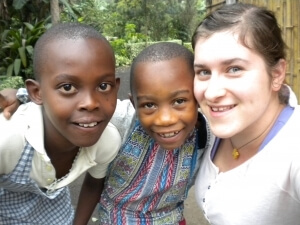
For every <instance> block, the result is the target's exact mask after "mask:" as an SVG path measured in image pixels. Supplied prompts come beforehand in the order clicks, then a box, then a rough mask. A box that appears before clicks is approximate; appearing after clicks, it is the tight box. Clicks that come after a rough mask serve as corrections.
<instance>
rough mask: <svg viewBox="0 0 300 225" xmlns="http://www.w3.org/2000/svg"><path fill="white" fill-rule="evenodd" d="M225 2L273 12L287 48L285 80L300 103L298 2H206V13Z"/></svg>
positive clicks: (241, 0) (291, 0)
mask: <svg viewBox="0 0 300 225" xmlns="http://www.w3.org/2000/svg"><path fill="white" fill-rule="evenodd" d="M226 2H227V3H234V2H243V3H249V4H254V5H257V6H262V7H266V8H267V9H269V10H272V11H273V12H275V15H276V18H277V20H278V23H279V25H280V27H281V29H282V33H283V38H284V40H285V43H286V44H287V46H288V51H287V61H288V67H287V73H286V75H287V79H286V80H287V82H288V84H289V85H290V86H291V87H292V89H293V90H294V92H295V94H296V95H297V98H298V102H300V0H236V1H234V0H231V1H230V0H227V1H224V0H206V9H207V12H211V11H213V10H215V9H216V8H218V7H220V6H222V5H224V4H226Z"/></svg>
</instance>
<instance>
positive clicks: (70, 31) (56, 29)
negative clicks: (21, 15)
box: [33, 23, 114, 80]
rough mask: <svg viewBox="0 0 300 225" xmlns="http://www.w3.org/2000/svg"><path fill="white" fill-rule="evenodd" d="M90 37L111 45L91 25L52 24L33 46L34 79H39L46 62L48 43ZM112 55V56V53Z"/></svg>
mask: <svg viewBox="0 0 300 225" xmlns="http://www.w3.org/2000/svg"><path fill="white" fill-rule="evenodd" d="M90 38H91V39H97V40H101V41H103V42H106V43H107V44H108V46H109V47H110V48H111V45H110V44H109V42H108V41H107V39H106V38H105V37H104V36H103V35H102V34H100V33H99V32H98V31H97V30H95V29H94V28H93V27H91V26H88V25H85V24H80V23H60V24H56V25H54V26H52V27H51V28H50V29H48V30H47V31H46V32H45V33H44V34H43V35H42V36H41V37H40V38H39V40H38V41H37V42H36V44H35V46H34V52H33V72H34V76H35V79H37V80H38V79H40V74H41V72H42V67H43V64H44V63H45V62H46V58H47V56H46V55H47V54H46V51H47V50H46V49H47V45H48V44H49V43H51V42H53V41H59V40H78V39H90ZM111 50H112V48H111ZM112 51H113V50H112ZM112 55H113V57H114V54H112Z"/></svg>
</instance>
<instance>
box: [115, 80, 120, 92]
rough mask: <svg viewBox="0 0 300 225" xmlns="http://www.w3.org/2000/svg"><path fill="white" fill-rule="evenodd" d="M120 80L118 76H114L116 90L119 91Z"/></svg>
mask: <svg viewBox="0 0 300 225" xmlns="http://www.w3.org/2000/svg"><path fill="white" fill-rule="evenodd" d="M120 82H121V79H120V78H119V77H117V78H116V87H117V91H119V88H120Z"/></svg>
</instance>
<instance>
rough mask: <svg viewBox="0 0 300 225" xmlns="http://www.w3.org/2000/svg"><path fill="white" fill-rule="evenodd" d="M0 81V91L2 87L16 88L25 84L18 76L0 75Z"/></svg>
mask: <svg viewBox="0 0 300 225" xmlns="http://www.w3.org/2000/svg"><path fill="white" fill-rule="evenodd" d="M0 81H1V82H0V91H1V90H3V89H4V88H14V89H18V88H21V87H24V86H25V84H24V81H23V78H22V77H20V76H13V77H0Z"/></svg>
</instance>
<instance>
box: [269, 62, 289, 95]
mask: <svg viewBox="0 0 300 225" xmlns="http://www.w3.org/2000/svg"><path fill="white" fill-rule="evenodd" d="M285 71H286V61H285V60H284V59H280V60H279V61H278V63H277V64H276V65H275V66H274V68H273V69H272V88H273V90H274V91H279V90H280V88H281V86H282V84H284V81H285Z"/></svg>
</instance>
